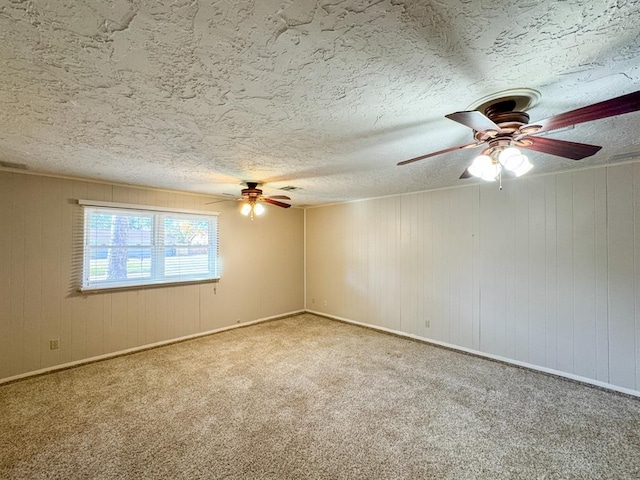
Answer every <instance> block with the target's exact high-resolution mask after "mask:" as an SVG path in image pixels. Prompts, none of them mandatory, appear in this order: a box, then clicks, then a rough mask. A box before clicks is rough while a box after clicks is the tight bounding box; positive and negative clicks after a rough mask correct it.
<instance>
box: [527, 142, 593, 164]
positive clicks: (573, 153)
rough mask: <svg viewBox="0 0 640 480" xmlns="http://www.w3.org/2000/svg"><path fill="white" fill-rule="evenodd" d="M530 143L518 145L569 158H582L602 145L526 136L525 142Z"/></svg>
mask: <svg viewBox="0 0 640 480" xmlns="http://www.w3.org/2000/svg"><path fill="white" fill-rule="evenodd" d="M529 142H531V144H530V145H519V146H520V147H521V148H525V149H527V150H535V151H536V152H542V153H549V154H551V155H556V156H558V157H564V158H570V159H571V160H582V159H583V158H587V157H590V156H591V155H594V154H595V153H597V152H598V151H599V150H600V149H601V148H602V147H599V146H598V145H589V144H588V143H576V142H568V141H567V140H557V139H555V138H547V137H532V136H528V137H527V138H526V143H529Z"/></svg>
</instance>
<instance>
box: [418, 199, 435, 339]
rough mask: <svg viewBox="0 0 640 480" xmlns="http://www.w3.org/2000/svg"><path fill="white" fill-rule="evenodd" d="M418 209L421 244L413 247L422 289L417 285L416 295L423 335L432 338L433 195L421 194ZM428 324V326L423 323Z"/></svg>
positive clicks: (433, 267) (433, 322)
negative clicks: (417, 256) (418, 255)
mask: <svg viewBox="0 0 640 480" xmlns="http://www.w3.org/2000/svg"><path fill="white" fill-rule="evenodd" d="M418 202H419V206H418V205H417V206H416V208H419V209H420V210H421V211H422V215H421V217H422V232H423V233H422V243H420V244H418V245H416V246H415V248H417V249H419V250H420V251H421V254H422V261H423V263H422V268H421V269H420V272H419V273H420V275H419V277H418V278H419V279H420V280H421V281H422V288H420V285H418V288H417V291H418V295H421V301H420V307H421V311H422V317H420V319H419V320H420V322H421V325H420V327H421V328H422V329H423V332H424V335H425V337H427V338H433V325H434V324H435V319H434V316H433V304H434V301H433V296H434V293H433V290H434V288H433V274H432V273H433V271H434V269H435V262H434V258H433V238H434V234H433V231H434V216H433V193H422V194H420V196H419V197H418ZM426 321H428V322H429V324H428V325H429V326H427V324H426V323H425V322H426Z"/></svg>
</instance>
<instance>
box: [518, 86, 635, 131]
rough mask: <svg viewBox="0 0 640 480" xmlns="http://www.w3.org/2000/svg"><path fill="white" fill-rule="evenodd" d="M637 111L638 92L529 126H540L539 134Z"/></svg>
mask: <svg viewBox="0 0 640 480" xmlns="http://www.w3.org/2000/svg"><path fill="white" fill-rule="evenodd" d="M638 110H640V91H638V92H633V93H629V94H627V95H622V96H621V97H616V98H612V99H611V100H605V101H604V102H599V103H594V104H593V105H589V106H587V107H582V108H578V109H577V110H571V111H570V112H565V113H561V114H559V115H554V116H553V117H548V118H545V119H543V120H540V121H538V122H532V123H531V125H539V126H541V127H542V128H541V129H540V130H538V131H537V132H536V133H539V132H546V131H548V130H555V129H557V128H563V127H568V126H570V125H577V124H579V123H584V122H592V121H593V120H600V119H601V118H607V117H613V116H614V115H622V114H623V113H631V112H636V111H638Z"/></svg>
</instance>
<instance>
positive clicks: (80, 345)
mask: <svg viewBox="0 0 640 480" xmlns="http://www.w3.org/2000/svg"><path fill="white" fill-rule="evenodd" d="M72 184H73V187H72V188H73V196H72V197H71V198H72V199H74V198H75V199H78V198H88V195H87V194H88V186H89V184H88V183H86V182H79V181H73V182H72ZM70 210H71V223H72V225H71V230H72V231H71V242H72V244H71V245H69V246H68V247H67V248H68V250H73V246H74V245H73V244H74V242H76V241H77V240H78V239H77V237H78V236H79V235H78V229H79V228H80V221H81V219H80V218H79V216H80V209H79V208H71V209H70ZM69 254H72V253H71V252H70V253H69ZM73 266H75V265H73ZM74 273H75V272H72V274H74ZM65 280H66V279H65ZM67 281H68V280H67ZM69 287H70V285H69ZM69 302H70V303H71V311H72V318H73V320H72V326H71V347H72V352H71V359H72V361H76V360H81V359H83V358H88V357H89V356H90V355H89V354H88V351H87V345H88V341H87V335H88V333H87V332H88V321H87V318H88V304H89V299H88V297H87V296H86V295H80V294H78V293H76V292H73V291H71V288H69Z"/></svg>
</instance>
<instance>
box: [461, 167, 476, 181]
mask: <svg viewBox="0 0 640 480" xmlns="http://www.w3.org/2000/svg"><path fill="white" fill-rule="evenodd" d="M471 177H473V175H471V174H470V173H469V169H465V171H464V172H462V175H460V176H459V177H458V178H459V179H460V180H464V179H465V178H471Z"/></svg>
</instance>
